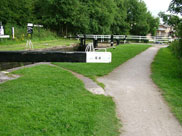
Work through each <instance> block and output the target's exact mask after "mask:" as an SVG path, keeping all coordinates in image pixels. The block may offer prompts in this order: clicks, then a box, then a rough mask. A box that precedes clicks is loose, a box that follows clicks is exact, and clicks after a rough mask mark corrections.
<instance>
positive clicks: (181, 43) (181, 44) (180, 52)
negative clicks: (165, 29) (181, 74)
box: [170, 39, 182, 59]
mask: <svg viewBox="0 0 182 136" xmlns="http://www.w3.org/2000/svg"><path fill="white" fill-rule="evenodd" d="M170 49H171V50H172V52H173V53H174V54H175V56H176V57H177V58H179V59H182V40H181V39H180V40H176V41H174V42H172V43H171V44H170Z"/></svg>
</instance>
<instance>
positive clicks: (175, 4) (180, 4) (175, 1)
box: [169, 0, 182, 15]
mask: <svg viewBox="0 0 182 136" xmlns="http://www.w3.org/2000/svg"><path fill="white" fill-rule="evenodd" d="M169 11H170V12H172V13H176V14H178V13H180V14H181V15H182V0H172V1H171V3H170V5H169Z"/></svg>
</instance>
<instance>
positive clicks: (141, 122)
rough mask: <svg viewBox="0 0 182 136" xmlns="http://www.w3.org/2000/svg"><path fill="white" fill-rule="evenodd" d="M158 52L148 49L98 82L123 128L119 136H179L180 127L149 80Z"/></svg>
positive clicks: (152, 48)
mask: <svg viewBox="0 0 182 136" xmlns="http://www.w3.org/2000/svg"><path fill="white" fill-rule="evenodd" d="M158 49H159V47H151V48H149V49H147V50H146V51H144V52H143V53H141V54H139V55H137V56H136V57H134V58H132V59H130V60H129V61H127V62H126V63H124V64H123V65H121V66H119V67H118V68H116V69H115V70H114V71H113V72H111V73H110V74H109V75H106V76H104V77H101V78H98V81H100V82H102V83H104V84H105V85H106V88H105V89H106V93H107V94H108V95H110V96H112V97H113V99H114V101H115V102H116V106H117V113H118V117H119V118H120V119H121V121H122V125H123V127H122V130H121V136H182V127H181V126H180V124H179V122H178V121H177V120H176V118H175V117H174V116H173V115H172V113H171V112H170V109H169V108H168V106H167V103H166V102H165V101H164V99H163V97H162V95H161V93H160V90H159V89H158V88H157V86H156V85H155V84H154V83H153V81H152V79H151V78H150V74H151V71H150V66H151V63H152V61H153V59H154V56H155V55H156V53H157V51H158Z"/></svg>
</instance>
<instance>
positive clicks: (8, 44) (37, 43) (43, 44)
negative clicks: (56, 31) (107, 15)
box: [0, 38, 79, 51]
mask: <svg viewBox="0 0 182 136" xmlns="http://www.w3.org/2000/svg"><path fill="white" fill-rule="evenodd" d="M32 43H33V45H34V49H43V48H51V47H55V46H63V45H66V46H69V45H70V44H75V43H79V41H77V40H70V39H64V38H59V39H53V40H49V39H48V40H44V41H41V40H32ZM25 45H26V41H19V42H16V41H12V40H9V41H4V42H0V50H1V51H13V50H14V51H16V50H25V49H26V48H25Z"/></svg>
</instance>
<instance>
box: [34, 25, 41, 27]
mask: <svg viewBox="0 0 182 136" xmlns="http://www.w3.org/2000/svg"><path fill="white" fill-rule="evenodd" d="M34 27H43V25H34Z"/></svg>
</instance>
